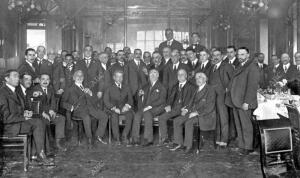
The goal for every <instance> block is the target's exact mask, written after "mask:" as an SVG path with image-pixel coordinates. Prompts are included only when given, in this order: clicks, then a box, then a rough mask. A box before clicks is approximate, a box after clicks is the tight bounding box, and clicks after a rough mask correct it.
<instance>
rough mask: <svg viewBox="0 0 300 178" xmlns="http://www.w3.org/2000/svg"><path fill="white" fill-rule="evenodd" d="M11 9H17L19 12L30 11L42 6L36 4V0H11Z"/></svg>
mask: <svg viewBox="0 0 300 178" xmlns="http://www.w3.org/2000/svg"><path fill="white" fill-rule="evenodd" d="M8 9H9V10H17V11H19V12H26V11H27V12H30V11H33V10H38V11H40V10H41V6H39V5H36V0H9V1H8Z"/></svg>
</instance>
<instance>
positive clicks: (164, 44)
mask: <svg viewBox="0 0 300 178" xmlns="http://www.w3.org/2000/svg"><path fill="white" fill-rule="evenodd" d="M167 46H168V41H164V42H162V43H160V44H159V52H160V54H162V51H163V49H164V47H167ZM170 47H171V50H173V49H177V50H178V51H181V50H183V46H182V44H181V43H180V42H179V41H176V40H175V39H173V42H172V44H171V46H170Z"/></svg>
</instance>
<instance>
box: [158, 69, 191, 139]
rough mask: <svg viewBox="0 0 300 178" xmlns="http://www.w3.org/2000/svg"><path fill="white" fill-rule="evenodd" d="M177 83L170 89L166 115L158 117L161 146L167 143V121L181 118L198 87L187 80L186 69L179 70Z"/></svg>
mask: <svg viewBox="0 0 300 178" xmlns="http://www.w3.org/2000/svg"><path fill="white" fill-rule="evenodd" d="M176 76H177V79H178V80H177V83H176V84H175V85H173V86H172V88H170V89H169V94H168V96H167V102H166V107H165V108H164V113H163V114H162V115H160V116H158V121H159V133H160V139H159V141H160V144H164V143H167V140H168V134H167V121H168V120H169V119H174V118H175V117H178V116H180V114H181V109H183V108H185V107H186V106H187V105H188V104H189V103H190V101H191V100H192V97H193V94H194V92H195V89H196V86H195V85H193V84H192V83H191V82H189V81H188V80H187V77H188V74H187V71H186V70H185V69H179V70H178V72H177V74H176Z"/></svg>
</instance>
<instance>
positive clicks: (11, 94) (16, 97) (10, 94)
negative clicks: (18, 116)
mask: <svg viewBox="0 0 300 178" xmlns="http://www.w3.org/2000/svg"><path fill="white" fill-rule="evenodd" d="M5 89H6V91H7V92H8V94H9V97H10V98H11V99H12V100H14V101H15V102H16V103H18V104H20V105H22V99H21V97H20V96H19V97H18V94H17V93H16V92H15V93H14V92H13V91H11V90H10V89H9V88H8V87H7V86H6V85H5ZM22 106H23V105H22Z"/></svg>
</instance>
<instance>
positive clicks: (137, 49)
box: [133, 48, 142, 53]
mask: <svg viewBox="0 0 300 178" xmlns="http://www.w3.org/2000/svg"><path fill="white" fill-rule="evenodd" d="M136 51H141V52H142V50H141V49H139V48H136V49H134V51H133V53H135V52H136Z"/></svg>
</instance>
